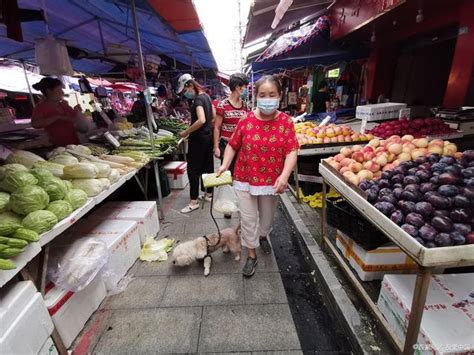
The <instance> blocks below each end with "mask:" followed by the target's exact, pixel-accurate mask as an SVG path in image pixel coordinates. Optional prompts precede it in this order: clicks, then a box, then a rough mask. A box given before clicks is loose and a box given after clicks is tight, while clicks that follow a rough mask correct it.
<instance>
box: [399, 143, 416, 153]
mask: <svg viewBox="0 0 474 355" xmlns="http://www.w3.org/2000/svg"><path fill="white" fill-rule="evenodd" d="M402 147H403V148H402V152H406V153H410V152H411V151H412V150H414V149H416V145H414V144H413V143H411V142H407V143H403V144H402Z"/></svg>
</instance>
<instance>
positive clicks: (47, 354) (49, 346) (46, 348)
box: [38, 338, 58, 355]
mask: <svg viewBox="0 0 474 355" xmlns="http://www.w3.org/2000/svg"><path fill="white" fill-rule="evenodd" d="M38 355H58V350H57V349H56V346H55V345H54V343H53V339H51V338H48V340H46V343H44V345H43V347H42V348H41V350H40V351H39V352H38Z"/></svg>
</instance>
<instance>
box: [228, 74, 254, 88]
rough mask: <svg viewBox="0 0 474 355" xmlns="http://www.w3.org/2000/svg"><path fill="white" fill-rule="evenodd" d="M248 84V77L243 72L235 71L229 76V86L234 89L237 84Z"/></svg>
mask: <svg viewBox="0 0 474 355" xmlns="http://www.w3.org/2000/svg"><path fill="white" fill-rule="evenodd" d="M248 84H249V78H248V77H247V75H245V74H243V73H235V74H232V75H231V76H230V79H229V88H230V90H231V91H234V90H235V89H236V88H237V87H238V86H244V85H248Z"/></svg>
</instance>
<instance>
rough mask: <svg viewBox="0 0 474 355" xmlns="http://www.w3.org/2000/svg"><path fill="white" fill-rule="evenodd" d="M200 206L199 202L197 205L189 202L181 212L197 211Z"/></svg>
mask: <svg viewBox="0 0 474 355" xmlns="http://www.w3.org/2000/svg"><path fill="white" fill-rule="evenodd" d="M198 208H199V203H198V204H196V205H191V204H188V205H187V206H186V207H184V208H183V209H182V210H181V211H180V212H181V213H190V212H192V211H195V210H197V209H198Z"/></svg>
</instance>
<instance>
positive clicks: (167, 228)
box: [158, 221, 185, 237]
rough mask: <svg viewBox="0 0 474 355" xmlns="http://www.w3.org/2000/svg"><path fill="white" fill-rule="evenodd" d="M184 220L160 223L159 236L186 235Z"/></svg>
mask: <svg viewBox="0 0 474 355" xmlns="http://www.w3.org/2000/svg"><path fill="white" fill-rule="evenodd" d="M184 225H185V224H184V222H182V223H179V222H175V223H171V222H166V221H165V222H164V223H162V224H161V225H160V232H159V234H158V235H159V236H160V237H164V236H170V237H173V236H176V235H184Z"/></svg>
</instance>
